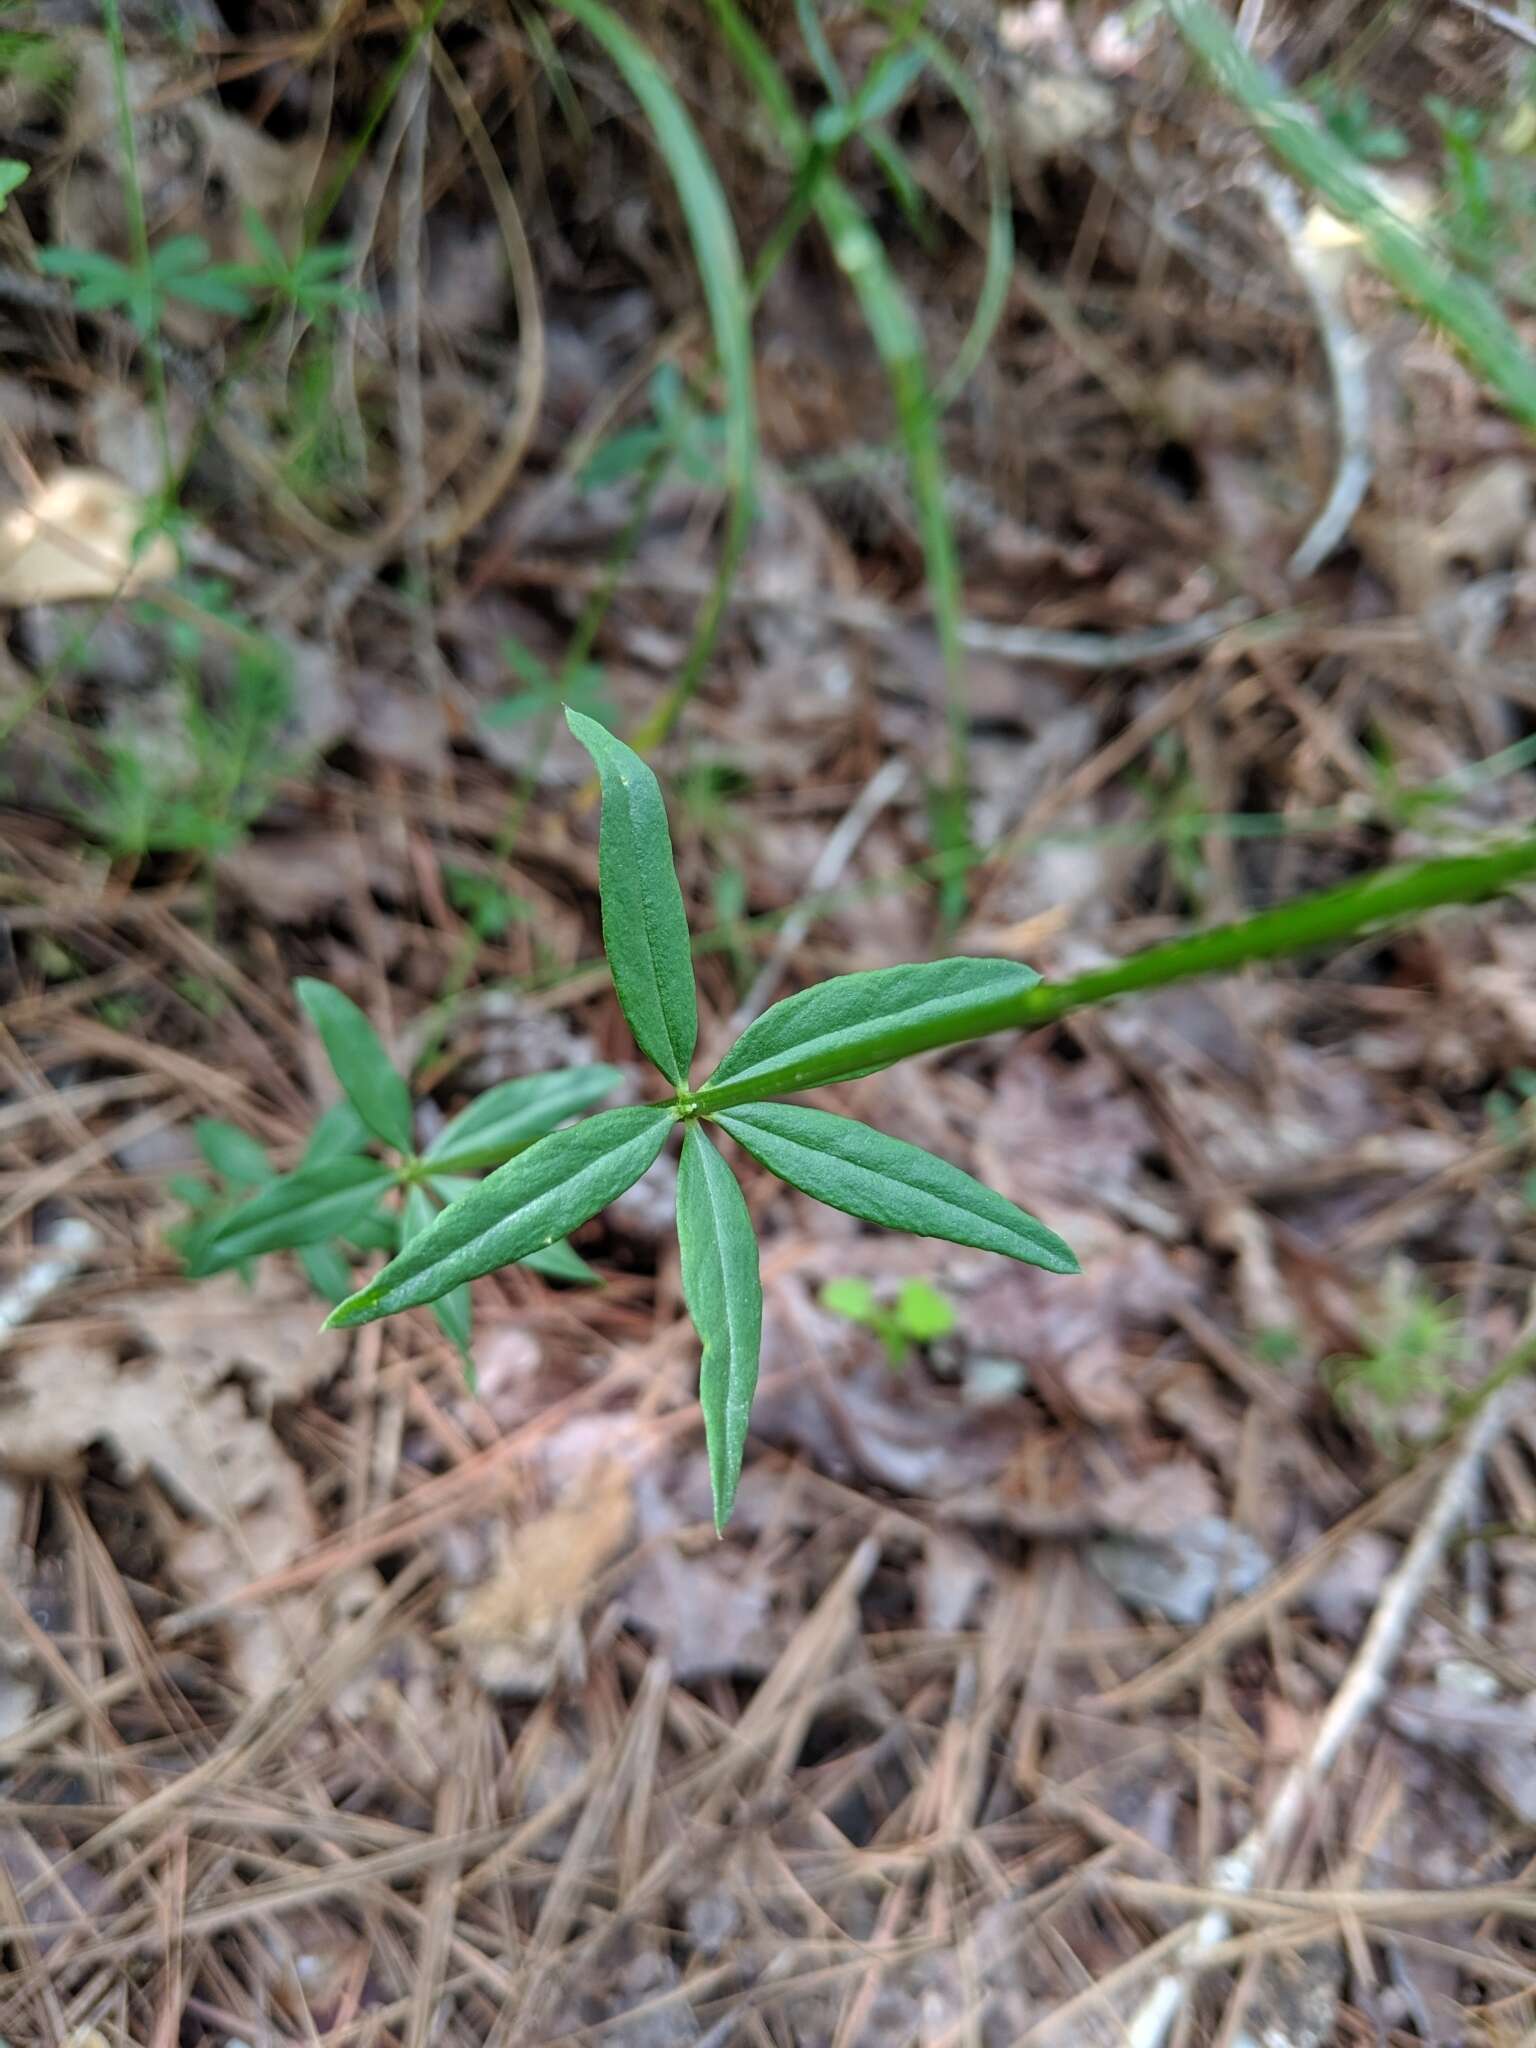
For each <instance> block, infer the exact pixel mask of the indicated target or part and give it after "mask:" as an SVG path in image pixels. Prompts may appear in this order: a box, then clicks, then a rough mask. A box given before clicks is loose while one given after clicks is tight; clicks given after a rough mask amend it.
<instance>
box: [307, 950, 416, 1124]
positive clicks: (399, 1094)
mask: <svg viewBox="0 0 1536 2048" xmlns="http://www.w3.org/2000/svg"><path fill="white" fill-rule="evenodd" d="M293 992H294V994H295V995H296V996H297V997H298V999H299V1001H300V1002H301V1003H302V1004H303V1005H304V1007H305V1009H306V1010H307V1011H308V1012H309V1015H310V1020H311V1022H312V1023H313V1024H314V1026H315V1029H316V1030H317V1031H318V1032H319V1033H320V1039H321V1043H322V1044H323V1045H324V1047H325V1050H326V1054H327V1056H328V1058H329V1059H330V1062H331V1065H332V1067H333V1068H334V1069H335V1073H336V1078H337V1080H338V1081H339V1082H340V1083H341V1085H342V1089H343V1091H344V1093H345V1094H346V1096H347V1099H348V1101H349V1102H351V1103H352V1104H353V1106H354V1107H355V1108H356V1110H357V1113H358V1115H359V1116H360V1117H361V1118H362V1119H363V1121H364V1123H366V1124H367V1126H368V1128H369V1130H371V1131H372V1132H373V1133H374V1135H375V1136H376V1137H380V1138H382V1139H383V1140H384V1142H385V1144H386V1145H393V1146H394V1147H395V1149H396V1150H397V1151H399V1152H409V1151H410V1149H411V1091H410V1089H409V1088H408V1087H407V1086H406V1084H405V1082H404V1081H403V1080H402V1079H401V1078H400V1076H399V1075H398V1074H397V1073H396V1072H395V1070H394V1067H393V1066H392V1065H391V1063H390V1058H389V1055H388V1053H387V1052H385V1050H384V1048H383V1046H382V1045H381V1044H380V1043H379V1039H378V1034H377V1033H376V1032H375V1030H374V1028H373V1026H372V1025H371V1024H370V1023H369V1022H368V1019H367V1018H366V1017H365V1016H364V1015H363V1013H362V1011H361V1010H360V1009H359V1008H358V1007H357V1005H356V1003H354V1002H353V1000H352V998H351V997H350V996H344V995H343V994H342V992H341V990H340V989H339V988H332V987H331V985H330V983H329V982H328V981H307V980H305V981H296V982H295V983H294V985H293Z"/></svg>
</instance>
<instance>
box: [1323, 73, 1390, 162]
mask: <svg viewBox="0 0 1536 2048" xmlns="http://www.w3.org/2000/svg"><path fill="white" fill-rule="evenodd" d="M1307 96H1308V98H1309V99H1311V100H1312V101H1313V103H1314V104H1315V106H1316V107H1317V110H1318V112H1319V113H1320V114H1321V115H1322V117H1323V125H1324V126H1325V127H1326V128H1327V130H1328V132H1329V134H1330V135H1335V136H1337V137H1338V139H1339V141H1340V142H1342V143H1343V145H1344V147H1345V148H1346V149H1347V150H1349V151H1350V152H1351V154H1352V155H1354V156H1358V157H1360V158H1362V159H1363V160H1364V161H1365V162H1366V163H1378V164H1388V163H1401V162H1402V160H1403V158H1404V157H1405V156H1406V155H1407V154H1408V138H1407V136H1406V135H1404V133H1403V131H1402V129H1401V128H1398V127H1395V126H1394V125H1393V124H1392V123H1391V122H1390V121H1383V120H1381V119H1379V118H1378V116H1377V113H1376V109H1375V108H1374V107H1373V106H1372V104H1371V100H1370V95H1369V94H1368V93H1367V92H1366V91H1365V90H1364V89H1363V87H1361V86H1358V85H1354V86H1347V87H1345V86H1339V85H1336V84H1335V83H1334V81H1333V80H1332V79H1331V78H1320V79H1318V80H1317V81H1316V82H1315V84H1313V85H1312V86H1311V87H1310V88H1309V89H1308V95H1307Z"/></svg>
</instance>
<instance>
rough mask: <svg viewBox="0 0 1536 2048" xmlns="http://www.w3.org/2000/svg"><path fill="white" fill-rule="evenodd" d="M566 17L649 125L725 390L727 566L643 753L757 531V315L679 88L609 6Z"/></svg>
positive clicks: (687, 682) (679, 702)
mask: <svg viewBox="0 0 1536 2048" xmlns="http://www.w3.org/2000/svg"><path fill="white" fill-rule="evenodd" d="M566 12H567V13H568V14H572V15H574V16H575V18H576V19H577V21H579V22H580V23H581V25H582V27H583V28H584V29H586V31H587V33H588V34H589V35H590V36H592V38H593V39H594V40H595V41H596V42H598V43H599V44H601V46H602V48H603V50H604V51H605V52H606V53H607V55H608V56H609V58H611V60H612V61H613V64H614V65H615V67H616V68H617V70H618V71H619V72H620V73H621V74H622V75H623V78H624V82H625V84H626V85H627V86H628V87H629V89H630V91H631V92H632V93H633V94H634V96H635V98H636V99H637V100H638V101H639V103H640V108H641V111H642V113H643V114H644V115H645V117H646V120H647V121H648V122H649V123H650V127H651V132H652V134H653V135H654V136H655V138H656V146H657V148H658V149H659V150H660V152H661V155H662V158H663V160H664V162H665V163H666V166H667V170H668V172H669V173H670V175H671V178H672V182H673V184H674V186H675V187H676V190H677V197H678V204H679V205H680V206H681V207H682V210H683V218H684V220H685V222H686V223H687V227H688V234H689V238H690V240H691V241H692V243H693V250H694V256H695V258H696V260H697V262H698V267H699V282H700V284H701V286H702V288H703V292H704V300H705V304H706V305H707V307H708V309H709V320H710V327H711V329H712V331H713V334H714V340H715V352H716V354H717V356H718V358H719V362H720V372H721V376H722V378H723V379H724V383H725V472H726V479H727V487H728V490H729V494H730V502H729V510H728V512H727V514H726V525H725V535H724V538H723V540H722V542H721V547H720V562H719V566H718V568H717V570H716V574H715V580H714V584H713V586H712V588H711V590H710V593H709V596H708V597H707V598H706V599H705V601H704V609H703V611H702V612H701V614H700V616H699V622H698V625H697V627H696V628H695V629H694V636H693V643H692V645H691V646H690V647H689V649H688V652H687V654H686V655H685V657H684V659H683V665H682V668H681V670H680V671H679V673H678V676H677V680H676V681H675V682H674V683H673V685H672V687H671V689H670V690H669V691H668V692H667V694H666V695H665V697H663V699H662V701H661V703H660V704H659V705H658V706H657V708H656V710H655V711H654V712H653V713H652V714H651V716H650V717H649V718H648V719H646V720H645V721H644V723H643V724H642V725H641V726H640V728H639V729H638V731H637V732H636V733H635V734H634V736H633V744H634V746H635V748H636V749H637V751H639V752H642V753H643V752H644V751H646V749H647V748H650V747H653V746H655V745H657V744H658V742H659V741H661V740H663V739H664V738H665V737H666V735H667V734H668V733H669V732H670V731H671V730H672V727H673V726H674V725H675V724H676V722H677V719H678V716H679V714H680V713H681V711H682V709H683V707H684V705H685V704H686V703H687V702H688V700H689V698H690V697H691V696H692V695H693V693H694V691H695V690H696V689H697V688H698V686H699V681H700V679H701V677H702V676H703V673H704V669H705V667H706V665H707V663H708V661H709V658H710V655H711V654H712V653H713V651H714V645H715V640H716V638H717V637H718V634H719V631H720V625H721V621H722V620H723V618H724V616H725V608H726V600H727V598H728V597H729V595H730V588H731V584H732V583H733V582H734V580H735V576H736V570H737V568H738V566H739V565H740V562H741V557H742V555H743V553H744V552H745V549H746V544H747V536H748V534H749V532H750V531H751V525H752V513H753V506H754V500H755V495H756V486H757V395H756V390H755V387H754V382H753V374H752V321H751V311H750V307H749V305H748V300H747V288H746V280H745V276H744V273H743V270H742V262H741V250H740V248H739V246H738V244H737V241H736V229H735V227H734V225H733V224H732V221H731V215H730V209H729V207H728V206H727V205H726V201H725V195H724V193H723V192H722V191H721V189H720V181H719V179H718V178H717V177H716V176H715V172H714V167H713V165H712V164H711V163H710V161H709V158H708V157H707V156H706V155H705V153H704V148H703V145H702V144H701V143H700V141H699V138H698V135H697V133H696V132H695V130H694V126H693V123H692V121H691V120H690V119H689V118H688V115H687V113H686V112H685V111H684V108H683V104H682V101H681V100H680V99H679V98H678V96H677V94H676V92H675V91H674V90H673V88H672V86H671V83H670V82H669V81H668V79H667V77H666V76H665V74H664V73H663V72H662V70H661V68H660V66H659V65H658V64H657V62H656V59H655V58H654V57H653V56H652V55H651V53H650V51H649V50H647V49H646V47H645V45H644V44H643V43H641V42H640V41H639V40H638V39H637V38H636V37H635V36H634V35H633V34H631V32H630V31H629V30H628V29H627V28H626V27H625V26H624V25H623V23H622V22H621V21H620V20H619V19H618V17H617V16H616V15H615V14H614V13H613V12H612V11H611V10H610V9H609V8H608V7H606V6H605V5H604V4H603V0H568V4H567V6H566Z"/></svg>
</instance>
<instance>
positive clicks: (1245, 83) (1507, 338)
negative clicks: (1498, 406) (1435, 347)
mask: <svg viewBox="0 0 1536 2048" xmlns="http://www.w3.org/2000/svg"><path fill="white" fill-rule="evenodd" d="M1164 5H1165V6H1166V7H1167V9H1168V12H1169V14H1171V15H1172V17H1173V20H1174V23H1175V24H1176V26H1177V28H1178V31H1179V33H1180V35H1182V36H1183V38H1184V40H1185V42H1186V43H1188V45H1189V47H1190V48H1191V49H1192V50H1193V51H1194V52H1195V55H1196V56H1197V57H1198V58H1199V59H1200V61H1201V62H1202V63H1203V64H1204V65H1205V67H1206V68H1207V70H1208V71H1209V72H1210V73H1211V76H1212V77H1213V78H1214V79H1215V81H1216V83H1217V84H1218V85H1219V86H1220V87H1221V88H1222V90H1223V91H1224V92H1227V93H1229V94H1230V95H1231V96H1232V98H1233V99H1235V100H1236V101H1237V103H1238V104H1239V106H1241V107H1242V108H1243V110H1244V112H1245V113H1246V114H1247V115H1248V116H1249V118H1250V120H1251V121H1252V122H1253V124H1254V127H1255V128H1256V129H1257V130H1258V132H1259V134H1260V135H1261V137H1262V138H1263V140H1264V141H1265V142H1266V143H1267V144H1268V145H1269V147H1270V148H1271V149H1272V150H1273V151H1274V153H1275V155H1276V156H1277V157H1279V158H1280V160H1281V161H1282V162H1283V163H1284V164H1286V165H1287V166H1288V167H1289V168H1290V169H1291V170H1292V171H1293V172H1294V173H1295V174H1296V176H1297V177H1298V178H1300V179H1301V181H1302V183H1303V184H1305V185H1307V186H1309V187H1310V188H1311V190H1312V191H1314V192H1315V193H1316V194H1317V195H1318V197H1319V198H1320V199H1321V200H1322V201H1323V202H1324V204H1325V205H1326V206H1327V207H1328V208H1329V210H1330V211H1331V212H1333V213H1336V214H1337V215H1338V216H1339V218H1340V219H1341V220H1346V221H1348V222H1349V223H1350V224H1351V226H1353V227H1356V228H1358V229H1359V231H1360V234H1361V237H1362V239H1363V244H1364V248H1365V252H1366V254H1367V255H1368V256H1369V258H1370V260H1371V261H1372V262H1373V263H1374V264H1375V265H1376V267H1377V269H1378V270H1380V271H1382V272H1383V273H1384V274H1385V275H1386V276H1387V277H1389V278H1390V279H1391V280H1392V282H1393V284H1395V285H1396V286H1397V288H1398V290H1399V291H1400V292H1401V293H1402V295H1403V297H1404V298H1405V299H1407V300H1408V302H1409V303H1410V305H1414V306H1417V307H1418V309H1419V311H1420V312H1422V313H1425V314H1427V315H1428V316H1429V318H1430V319H1431V320H1433V321H1434V322H1435V324H1436V325H1437V326H1439V327H1443V328H1444V329H1445V331H1446V333H1447V334H1449V335H1450V336H1451V337H1452V339H1453V340H1455V341H1456V342H1457V343H1459V345H1460V346H1461V348H1462V349H1463V351H1464V352H1465V353H1466V355H1467V356H1468V357H1469V358H1470V359H1471V361H1472V363H1473V365H1474V366H1475V367H1476V368H1477V369H1478V370H1479V371H1480V372H1481V373H1482V375H1483V376H1484V377H1485V378H1486V379H1487V381H1488V383H1489V384H1491V385H1492V387H1493V389H1494V390H1495V391H1496V392H1497V393H1498V394H1499V396H1500V397H1501V398H1502V399H1503V401H1504V403H1505V405H1507V406H1508V408H1509V410H1510V411H1511V412H1512V413H1513V414H1514V415H1515V417H1516V418H1517V419H1519V420H1522V421H1523V422H1524V423H1525V424H1526V425H1527V426H1528V427H1536V359H1533V358H1532V356H1531V355H1530V353H1529V351H1528V350H1527V349H1526V348H1524V347H1523V346H1522V344H1521V341H1520V337H1519V335H1518V334H1517V333H1516V331H1515V329H1514V328H1513V327H1512V326H1511V325H1510V323H1509V321H1508V320H1507V319H1506V318H1505V317H1504V314H1503V312H1502V311H1501V309H1500V307H1499V303H1498V301H1497V300H1496V299H1495V298H1494V296H1493V294H1492V293H1491V292H1489V291H1487V290H1485V289H1484V287H1483V286H1482V285H1480V284H1479V283H1478V282H1477V281H1476V279H1475V278H1471V277H1468V276H1467V275H1466V273H1465V272H1464V271H1463V270H1461V269H1460V268H1459V267H1458V266H1457V265H1456V264H1455V263H1453V262H1452V261H1451V259H1450V258H1449V257H1448V256H1447V255H1446V254H1445V252H1444V251H1443V250H1442V249H1439V248H1437V247H1436V245H1435V244H1434V242H1433V241H1432V240H1431V239H1430V237H1429V236H1428V235H1426V234H1425V233H1424V232H1423V231H1422V230H1421V229H1420V228H1418V227H1416V226H1415V225H1414V223H1413V222H1412V221H1410V220H1407V219H1406V218H1405V217H1404V216H1403V215H1402V214H1400V213H1399V212H1397V210H1396V209H1395V208H1394V207H1392V206H1391V205H1389V204H1388V202H1387V200H1386V199H1385V198H1384V197H1383V195H1382V193H1381V190H1380V188H1379V187H1378V186H1377V185H1376V184H1375V183H1374V181H1373V180H1372V178H1371V177H1370V175H1369V173H1368V172H1366V171H1365V170H1363V169H1362V168H1361V166H1360V165H1359V163H1358V162H1357V161H1356V160H1355V158H1354V157H1353V156H1352V155H1351V154H1350V152H1349V151H1348V150H1347V149H1346V148H1345V147H1344V145H1343V144H1342V143H1341V142H1339V141H1338V140H1337V138H1336V137H1334V136H1332V135H1330V134H1329V132H1328V130H1327V129H1326V128H1323V127H1320V126H1319V124H1318V123H1317V121H1316V120H1315V119H1314V118H1313V116H1312V114H1311V113H1310V111H1309V110H1308V109H1307V108H1305V107H1304V106H1303V105H1302V104H1301V103H1300V102H1299V101H1298V100H1296V99H1294V98H1292V97H1291V96H1290V95H1289V94H1287V93H1285V92H1282V91H1280V90H1279V89H1278V88H1277V87H1276V85H1275V83H1274V81H1273V80H1272V79H1271V78H1270V77H1269V75H1268V74H1267V73H1266V72H1265V70H1264V69H1263V67H1262V66H1261V65H1259V64H1257V63H1256V62H1255V61H1254V59H1253V58H1252V57H1251V56H1250V55H1249V54H1248V52H1247V51H1246V50H1245V49H1244V48H1243V46H1242V44H1241V43H1239V41H1238V40H1237V38H1236V36H1235V35H1234V34H1233V33H1232V29H1231V26H1230V24H1229V23H1228V22H1226V21H1224V20H1223V19H1222V17H1221V16H1220V15H1219V14H1218V13H1217V12H1216V10H1215V8H1214V7H1212V6H1211V5H1210V4H1209V0H1164Z"/></svg>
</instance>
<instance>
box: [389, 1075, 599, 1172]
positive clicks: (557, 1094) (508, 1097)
mask: <svg viewBox="0 0 1536 2048" xmlns="http://www.w3.org/2000/svg"><path fill="white" fill-rule="evenodd" d="M623 1078H624V1077H623V1075H622V1074H621V1073H620V1072H619V1070H618V1068H617V1067H607V1066H594V1067H567V1068H566V1069H565V1070H564V1072H562V1073H553V1074H528V1075H525V1076H524V1077H523V1078H522V1079H521V1080H517V1081H503V1082H502V1083H501V1084H500V1086H499V1087H496V1088H488V1089H487V1090H486V1092H485V1094H484V1095H481V1096H479V1097H477V1098H476V1100H475V1101H473V1102H472V1103H471V1104H470V1105H469V1107H468V1108H467V1109H464V1110H461V1111H460V1112H459V1114H458V1115H457V1116H456V1117H454V1118H453V1119H452V1120H451V1121H450V1122H448V1123H446V1124H445V1125H444V1126H443V1128H442V1130H440V1131H439V1132H438V1134H437V1136H436V1137H435V1138H434V1139H433V1140H432V1143H431V1144H430V1145H429V1146H428V1147H427V1150H426V1154H425V1157H426V1160H427V1162H428V1164H429V1165H430V1166H431V1167H432V1168H433V1170H434V1172H443V1173H466V1172H469V1171H472V1170H473V1169H475V1168H477V1167H482V1166H500V1165H501V1164H502V1163H503V1161H505V1160H507V1159H510V1158H511V1156H512V1154H513V1153H514V1152H516V1151H518V1150H519V1148H520V1147H522V1146H524V1145H528V1144H531V1143H532V1142H533V1140H534V1139H535V1138H542V1137H543V1136H544V1135H545V1133H546V1132H547V1131H552V1130H553V1129H554V1128H555V1126H556V1124H563V1123H564V1122H565V1120H566V1118H567V1117H570V1116H575V1115H576V1114H577V1113H578V1112H579V1111H581V1110H583V1109H590V1108H591V1107H592V1105H593V1104H594V1103H595V1102H601V1101H602V1099H603V1097H604V1096H605V1095H608V1094H611V1093H612V1091H613V1090H614V1089H615V1088H617V1086H618V1085H619V1083H620V1081H621V1080H622V1079H623Z"/></svg>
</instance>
